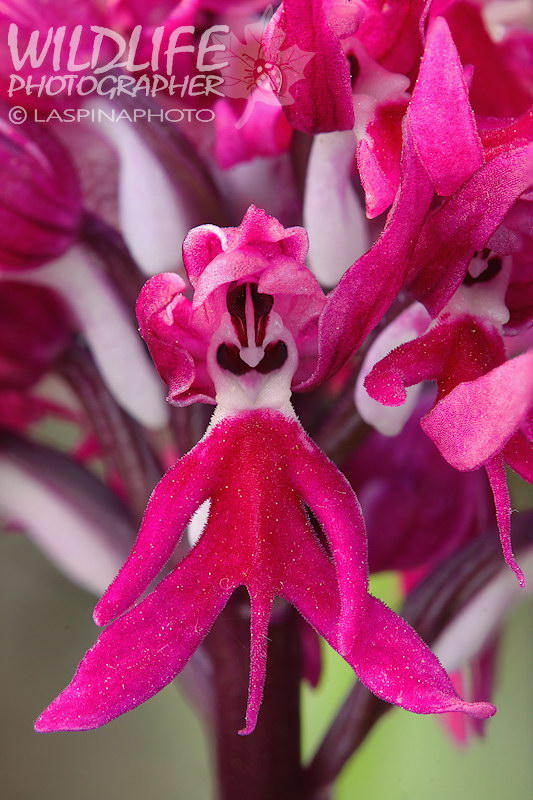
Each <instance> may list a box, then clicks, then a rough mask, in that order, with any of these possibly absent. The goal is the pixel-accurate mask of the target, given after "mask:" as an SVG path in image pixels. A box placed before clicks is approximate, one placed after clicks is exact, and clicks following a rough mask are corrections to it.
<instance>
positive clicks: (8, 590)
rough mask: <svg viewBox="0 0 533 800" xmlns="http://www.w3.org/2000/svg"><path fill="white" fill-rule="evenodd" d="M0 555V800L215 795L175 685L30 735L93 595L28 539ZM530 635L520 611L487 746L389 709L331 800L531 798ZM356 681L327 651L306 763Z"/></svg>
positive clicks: (311, 710)
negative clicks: (107, 715)
mask: <svg viewBox="0 0 533 800" xmlns="http://www.w3.org/2000/svg"><path fill="white" fill-rule="evenodd" d="M0 549H1V554H0V587H1V589H0V593H1V605H2V611H1V614H0V618H1V623H0V624H1V630H0V635H1V641H2V649H3V656H2V661H1V667H0V670H1V673H0V679H1V700H0V703H1V734H0V735H1V741H0V776H1V777H0V781H1V784H0V797H1V798H2V800H74V799H76V800H94V798H102V799H103V800H108V798H109V800H111V798H113V800H147V798H154V800H172V799H173V798H179V799H180V800H211V798H212V797H213V791H212V783H211V774H210V766H209V751H208V744H207V743H206V739H205V736H204V734H203V731H202V727H201V725H200V723H199V721H198V719H197V717H196V715H195V713H194V712H193V711H192V710H191V708H190V707H189V705H188V704H187V702H186V700H185V699H184V698H183V697H182V696H181V695H180V694H179V693H178V692H177V691H176V689H175V688H174V687H172V686H171V687H169V688H167V689H166V690H165V691H163V692H161V693H160V694H159V695H158V696H157V697H155V698H154V699H153V700H151V701H150V702H148V703H146V704H145V705H144V706H141V707H140V708H138V709H137V710H135V711H133V712H131V713H129V714H127V715H126V716H125V717H122V718H121V719H118V720H116V721H115V722H113V723H111V724H110V725H108V726H106V727H105V728H102V729H100V730H97V731H90V732H85V733H75V734H53V735H38V734H35V733H33V730H32V722H33V719H34V717H35V716H36V715H37V714H38V713H39V712H40V711H41V709H42V707H43V705H45V704H46V703H47V702H48V701H49V700H50V699H52V697H54V696H55V694H56V693H57V692H58V691H59V690H60V689H62V688H63V686H64V685H65V684H66V683H67V682H68V680H70V678H71V675H72V671H73V668H74V667H75V665H76V664H77V662H78V660H79V658H80V657H81V656H82V654H83V653H84V651H85V649H86V648H87V647H88V646H90V645H91V644H92V643H93V641H94V639H95V636H96V633H97V629H96V627H95V626H94V625H93V623H92V620H91V613H92V607H93V605H94V599H93V598H92V597H91V596H90V595H88V594H86V593H84V592H82V591H80V590H78V589H77V588H75V587H73V586H72V585H71V584H69V583H68V581H67V580H66V579H65V578H63V577H62V575H60V574H59V573H58V572H57V571H56V570H55V569H54V568H53V567H52V566H51V565H50V564H49V563H48V562H47V561H46V560H45V558H44V557H43V556H41V555H40V553H39V552H37V551H36V549H35V548H34V547H33V545H32V544H31V543H30V542H29V541H27V540H26V539H25V537H24V536H20V535H16V534H14V535H12V534H8V535H5V536H2V538H1V539H0ZM374 591H375V592H376V593H378V594H380V595H381V596H385V597H386V599H387V600H388V601H389V602H394V600H395V597H394V594H395V584H394V581H393V580H392V579H390V578H379V579H378V581H375V582H374ZM532 634H533V615H532V614H531V605H529V607H528V605H527V602H526V603H525V604H524V605H523V606H522V607H521V608H519V609H518V610H517V611H515V612H514V614H513V617H512V618H511V620H510V624H509V626H508V629H507V632H506V635H505V639H504V648H503V652H502V658H501V663H500V680H499V689H498V692H497V695H496V704H497V705H498V706H499V711H498V714H497V715H496V717H495V718H494V719H492V720H491V721H489V723H488V726H487V735H486V738H485V740H483V741H478V742H476V743H474V745H473V746H471V747H469V748H468V749H465V750H461V749H458V748H457V747H456V746H455V745H453V744H452V743H451V741H450V740H449V738H448V737H447V735H446V734H445V733H444V729H443V727H442V726H441V725H440V724H439V722H438V719H437V718H435V717H420V716H415V715H414V714H409V713H408V712H405V711H400V710H394V711H392V712H391V713H389V714H388V715H386V717H385V718H384V719H383V720H382V721H381V722H380V723H379V725H378V726H377V728H376V729H375V730H374V732H373V734H372V735H371V736H370V737H369V739H368V740H367V742H366V743H365V745H364V747H363V748H362V750H361V751H360V753H359V754H358V756H357V757H356V758H355V759H354V760H353V761H352V762H351V764H350V765H349V766H348V767H347V769H346V770H345V771H344V773H343V775H342V777H341V779H340V781H339V784H338V787H337V791H336V795H335V798H336V800H355V798H357V800H369V799H370V800H374V799H377V800H428V799H429V798H431V800H448V798H459V799H460V800H462V798H469V800H470V798H471V799H472V800H477V798H483V800H493V799H494V800H500V799H501V798H505V797H509V798H511V797H512V798H513V800H531V798H533V752H532V744H533V635H532ZM351 676H352V673H351V671H350V669H349V668H347V667H346V665H345V664H344V663H343V662H342V661H341V659H340V658H338V657H337V656H335V654H333V653H332V652H331V651H328V652H327V653H326V658H325V670H324V674H323V678H322V683H321V686H320V687H319V689H318V690H317V691H313V692H311V691H310V690H308V689H304V696H303V701H304V703H303V704H304V751H305V753H306V754H310V753H311V752H312V751H313V749H314V747H315V745H316V743H317V742H318V741H319V739H320V736H321V733H322V732H323V731H324V729H325V728H326V726H327V723H328V720H329V719H330V717H331V716H332V714H333V713H334V710H335V708H336V707H337V705H338V703H339V702H340V701H341V700H342V698H343V697H344V695H345V693H346V690H347V688H348V687H349V685H350V683H351V680H352V677H351ZM243 800H245V798H243ZM272 800H275V798H272Z"/></svg>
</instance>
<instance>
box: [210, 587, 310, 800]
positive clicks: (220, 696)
mask: <svg viewBox="0 0 533 800" xmlns="http://www.w3.org/2000/svg"><path fill="white" fill-rule="evenodd" d="M249 637H250V617H249V604H248V601H247V599H246V595H245V593H244V591H243V592H242V593H241V592H236V594H235V595H234V596H233V598H232V599H231V600H230V602H229V603H228V605H227V607H226V609H225V610H224V611H223V613H222V614H221V615H220V617H219V619H218V621H217V623H216V625H215V627H214V629H213V631H212V633H211V635H210V636H209V639H208V641H207V648H208V651H209V653H210V656H211V659H212V662H213V680H214V682H215V715H214V723H215V747H216V759H217V773H218V798H219V800H236V798H239V800H274V798H275V800H304V789H303V771H302V768H301V762H300V675H301V673H300V644H299V635H298V618H297V615H296V612H295V611H294V609H292V608H284V609H283V610H282V611H281V612H279V613H277V614H275V615H274V616H273V620H272V622H271V625H270V628H269V643H268V668H267V681H266V687H265V696H264V700H263V705H262V708H261V713H260V717H259V722H258V725H257V728H256V730H255V731H254V733H252V734H251V735H249V736H239V735H238V734H237V731H238V730H240V729H241V728H242V727H243V726H244V714H245V710H246V700H247V691H248V670H249Z"/></svg>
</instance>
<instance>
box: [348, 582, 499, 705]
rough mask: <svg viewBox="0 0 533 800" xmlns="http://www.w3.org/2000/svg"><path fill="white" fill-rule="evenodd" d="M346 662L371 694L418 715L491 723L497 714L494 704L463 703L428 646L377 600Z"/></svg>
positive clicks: (371, 601) (371, 605)
mask: <svg viewBox="0 0 533 800" xmlns="http://www.w3.org/2000/svg"><path fill="white" fill-rule="evenodd" d="M345 658H346V660H347V661H348V662H349V663H350V664H351V665H352V667H353V668H354V670H355V672H356V673H357V675H358V676H359V679H360V680H361V681H362V682H363V683H364V684H365V686H366V687H367V688H368V689H370V691H371V692H373V693H374V694H375V695H377V696H378V697H381V699H382V700H386V701H387V702H388V703H394V704H395V705H398V706H401V707H402V708H405V709H407V710H408V711H414V712H415V713H416V714H442V713H444V712H448V711H463V712H465V713H467V714H470V715H471V716H473V717H477V718H480V719H486V718H487V717H491V716H492V715H493V714H495V713H496V709H495V708H494V706H493V705H491V704H490V703H468V702H466V701H465V700H461V698H460V697H458V695H457V694H456V692H455V689H454V687H453V684H452V682H451V680H450V678H449V677H448V675H447V674H446V672H445V671H444V669H443V668H442V666H441V665H440V663H439V660H438V659H437V657H436V656H435V655H433V653H432V652H431V650H430V649H429V647H428V646H427V645H426V644H424V642H423V641H422V639H421V638H420V637H419V636H418V634H417V633H416V632H415V631H414V630H413V629H412V628H411V626H410V625H408V624H407V622H405V621H404V620H403V619H402V618H401V617H399V616H398V615H397V614H395V613H394V612H393V611H391V610H390V608H387V607H386V606H385V605H384V604H383V603H382V602H381V601H380V600H377V599H376V598H375V597H372V596H370V597H369V603H368V610H367V615H366V617H365V624H364V632H363V633H362V635H360V636H359V637H358V639H357V640H356V641H355V642H354V644H353V646H352V648H351V651H350V653H349V654H347V655H345Z"/></svg>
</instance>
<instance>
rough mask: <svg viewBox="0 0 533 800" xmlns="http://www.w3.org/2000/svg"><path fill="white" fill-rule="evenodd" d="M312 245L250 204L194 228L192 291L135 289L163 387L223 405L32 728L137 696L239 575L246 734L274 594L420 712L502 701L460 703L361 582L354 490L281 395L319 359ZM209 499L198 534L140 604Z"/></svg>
mask: <svg viewBox="0 0 533 800" xmlns="http://www.w3.org/2000/svg"><path fill="white" fill-rule="evenodd" d="M306 255H307V237H306V234H305V232H304V231H303V230H302V229H301V228H289V229H285V228H283V227H282V225H281V224H280V223H279V222H278V221H277V220H276V219H274V218H272V217H270V216H268V215H267V214H266V213H265V212H264V211H262V210H260V209H258V208H255V207H254V206H252V207H250V209H249V210H248V212H247V213H246V215H245V217H244V219H243V222H242V224H241V225H240V226H239V227H238V228H226V229H220V228H217V227H215V226H213V225H204V226H201V227H199V228H196V229H194V230H192V231H191V232H190V233H189V235H188V236H187V238H186V240H185V244H184V263H185V266H186V269H187V273H188V276H189V279H190V281H191V284H192V286H193V288H194V297H193V299H192V302H191V301H190V300H189V299H188V298H187V297H186V296H185V295H184V290H185V288H186V286H185V283H184V281H183V280H181V278H179V277H177V276H176V275H158V276H155V277H154V278H152V279H151V280H150V281H149V282H148V283H147V284H146V286H145V288H144V289H143V291H142V293H141V296H140V298H139V303H138V316H139V321H140V326H141V332H142V334H143V336H144V338H145V339H146V341H147V343H148V346H149V348H150V350H151V353H152V356H153V358H154V361H155V363H156V365H157V368H158V370H159V372H160V374H161V375H162V376H163V377H164V379H165V380H166V381H167V383H168V385H169V387H170V395H169V399H170V400H171V401H172V402H175V403H178V404H180V403H181V404H184V403H185V404H187V403H191V402H193V401H195V400H202V401H204V402H211V403H214V402H216V405H217V407H216V410H215V413H214V415H213V418H212V421H211V424H210V426H209V429H208V431H207V432H206V435H205V436H204V438H203V439H202V440H201V441H200V442H199V443H198V444H197V445H196V446H195V447H194V448H193V450H191V451H190V452H189V453H188V454H187V455H186V456H184V457H183V458H182V459H181V460H180V461H178V463H177V464H176V465H175V466H174V467H172V468H171V469H170V470H169V471H168V472H167V474H166V475H165V476H164V477H163V479H162V480H161V482H160V483H159V484H158V486H157V487H156V489H155V491H154V493H153V495H152V498H151V500H150V503H149V505H148V508H147V510H146V514H145V517H144V520H143V523H142V527H141V530H140V533H139V536H138V538H137V541H136V543H135V545H134V547H133V550H132V551H131V554H130V556H129V557H128V559H127V561H126V563H125V565H124V566H123V568H122V569H121V571H120V572H119V574H118V576H117V577H116V579H115V581H114V582H113V583H112V584H111V586H110V587H109V589H108V590H107V592H106V593H105V594H104V596H103V598H102V599H101V600H100V602H99V603H98V605H97V606H96V610H95V620H96V622H97V623H98V624H99V625H107V624H108V623H111V625H109V627H108V628H107V629H106V630H105V631H104V632H103V633H102V634H101V636H100V638H99V639H98V641H97V643H96V644H95V645H94V647H92V648H91V649H90V650H89V651H88V653H87V654H86V656H85V657H84V659H83V660H82V662H81V664H80V666H79V668H78V670H77V672H76V675H75V676H74V679H73V681H72V683H71V684H70V685H69V686H68V687H67V688H66V689H65V690H64V691H63V692H62V694H60V695H59V697H58V698H57V699H56V700H54V701H53V703H52V704H51V705H50V706H49V707H48V708H47V709H46V710H45V711H44V712H43V714H42V715H41V716H40V717H39V719H38V720H37V723H36V728H37V730H39V731H56V730H84V729H89V728H95V727H97V726H100V725H103V724H105V723H107V722H109V721H111V720H112V719H114V718H115V717H117V716H119V715H120V714H122V713H124V712H126V711H128V710H130V709H132V708H134V707H135V706H137V705H139V704H140V703H142V702H144V701H145V700H147V699H148V698H149V697H151V696H152V695H154V694H155V693H156V692H158V691H159V690H160V689H162V688H163V687H164V686H165V685H166V684H168V683H169V682H170V681H171V680H172V679H173V678H174V677H175V676H176V675H177V674H178V673H179V672H180V671H181V670H182V669H183V667H184V666H185V664H186V663H187V662H188V660H189V659H190V658H191V656H192V654H193V653H194V651H195V650H196V648H197V647H198V646H199V644H200V643H201V641H202V640H203V639H204V637H205V636H206V635H207V633H208V632H209V629H210V628H211V626H212V625H213V623H214V621H215V619H216V617H217V616H218V614H219V613H220V612H221V610H222V608H223V607H224V605H225V604H226V603H227V601H228V599H229V598H230V596H231V595H232V593H233V592H234V591H235V590H236V589H237V587H239V586H245V587H246V588H247V591H248V593H249V595H250V601H251V666H250V683H249V698H248V708H247V712H246V720H245V725H244V727H243V729H242V730H241V731H240V733H242V734H248V733H251V732H252V731H253V730H254V728H255V725H256V722H257V717H258V713H259V708H260V704H261V700H262V694H263V686H264V681H265V669H266V659H267V641H268V639H267V634H268V626H269V619H270V613H271V609H272V605H273V602H274V599H275V598H276V597H281V598H283V599H284V600H285V601H287V602H289V603H292V604H293V605H294V606H295V607H296V608H297V609H298V610H299V611H300V613H301V614H302V616H303V617H304V618H305V619H306V620H307V621H308V622H309V623H310V624H311V625H312V626H313V627H314V628H315V629H316V630H317V632H318V633H319V634H321V635H322V636H324V638H325V639H326V640H327V641H328V642H329V643H330V644H331V646H332V647H333V648H334V649H335V650H337V652H339V653H340V654H341V655H342V656H343V657H344V658H345V659H346V661H347V662H348V663H349V664H350V665H351V666H352V668H353V669H354V671H355V672H356V673H357V675H358V676H359V678H360V680H361V681H362V682H363V683H364V684H365V685H366V686H368V687H369V689H370V690H371V691H373V692H374V693H375V694H376V695H378V696H379V697H381V698H382V699H384V700H386V701H388V702H390V703H394V704H396V705H399V706H402V707H403V708H406V709H408V710H410V711H414V712H417V713H442V712H447V711H463V712H466V713H468V714H471V715H473V716H474V717H480V718H485V717H489V716H491V715H492V714H493V713H494V712H495V709H494V707H493V706H492V705H490V704H488V703H483V702H480V703H466V702H465V701H463V700H461V699H460V698H459V697H458V696H457V694H456V692H455V690H454V688H453V686H452V684H451V682H450V680H449V678H448V676H447V675H446V673H445V671H444V670H443V669H442V667H441V665H440V663H439V662H438V660H437V659H436V658H435V656H434V655H433V654H432V653H431V651H430V650H429V649H428V647H427V646H426V645H425V644H424V642H423V641H422V640H421V639H420V638H419V636H418V634H416V633H415V631H414V630H413V629H412V628H411V627H410V626H409V625H408V624H407V623H406V622H405V621H404V620H403V619H401V617H399V616H398V615H396V614H395V613H393V612H392V611H391V610H390V609H388V608H387V607H386V606H385V605H383V604H382V603H381V602H380V601H379V600H377V599H376V598H374V597H372V596H371V595H370V594H369V593H368V564H367V543H366V535H365V528H364V523H363V519H362V515H361V511H360V507H359V504H358V501H357V498H356V497H355V494H354V493H353V491H352V490H351V488H350V485H349V483H348V481H347V479H346V478H345V477H344V476H343V475H342V474H341V473H340V472H339V471H338V470H337V469H336V467H334V465H333V464H332V463H331V462H330V461H329V460H328V459H327V457H326V456H325V455H324V454H323V453H322V452H321V451H320V450H319V449H318V447H317V446H316V445H315V444H314V443H313V442H312V441H311V439H310V438H309V437H308V436H307V435H306V433H305V432H304V430H303V429H302V427H301V425H300V423H299V421H298V419H297V418H296V415H295V413H294V411H293V408H292V406H291V402H290V396H291V385H292V383H293V382H294V384H295V385H297V384H298V383H299V382H301V381H302V380H304V379H305V376H306V375H307V374H309V373H310V372H311V371H312V369H313V363H312V362H313V359H315V358H316V346H317V345H316V342H317V325H318V315H319V313H320V310H321V308H322V307H323V305H324V296H323V294H322V291H321V289H320V287H319V286H318V283H317V282H316V279H315V278H314V276H313V275H312V273H311V272H310V271H309V270H308V269H307V267H306V266H305V258H306ZM206 501H210V508H209V513H208V518H207V522H206V524H205V528H204V529H203V531H202V533H201V535H200V538H199V540H198V541H197V543H196V544H195V545H194V546H193V548H192V550H191V551H190V552H189V553H188V555H187V556H186V557H185V558H184V559H183V560H182V561H181V562H180V563H179V564H178V565H177V566H176V567H175V568H174V569H173V570H172V572H170V574H168V575H167V576H166V577H165V578H163V580H161V581H160V582H159V583H158V584H157V586H156V587H155V589H153V591H152V592H151V593H150V594H149V595H148V596H147V597H146V598H145V599H143V600H141V602H139V603H138V605H135V606H134V604H135V603H136V602H137V601H138V600H139V598H140V597H141V595H142V594H143V593H144V592H145V590H146V589H147V588H148V587H149V586H150V584H151V583H152V581H153V580H154V579H155V578H156V577H157V576H158V575H159V573H160V572H161V570H162V569H163V567H164V565H165V564H166V562H167V561H168V560H169V558H170V557H171V555H172V553H173V552H174V549H175V547H176V544H177V543H178V541H179V540H180V537H181V536H182V534H183V531H184V529H185V527H186V526H187V523H188V522H189V520H190V519H191V517H192V515H193V514H194V513H195V512H196V510H197V509H198V508H199V507H200V506H201V505H202V504H203V503H205V502H206ZM310 512H312V514H313V515H314V517H315V519H316V520H317V522H318V524H319V525H320V527H321V529H322V533H323V538H324V540H325V541H326V542H327V550H326V547H325V546H324V545H323V544H321V542H320V541H319V538H318V537H317V535H316V533H315V531H314V529H313V526H312V525H311V522H310V518H309V513H310ZM113 620H114V621H113Z"/></svg>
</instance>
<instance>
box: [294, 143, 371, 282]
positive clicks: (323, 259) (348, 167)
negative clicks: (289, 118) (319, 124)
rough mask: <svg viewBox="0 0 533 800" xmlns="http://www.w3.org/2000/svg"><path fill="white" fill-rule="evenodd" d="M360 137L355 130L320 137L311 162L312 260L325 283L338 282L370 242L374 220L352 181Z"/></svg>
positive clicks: (308, 217) (307, 218)
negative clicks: (368, 217)
mask: <svg viewBox="0 0 533 800" xmlns="http://www.w3.org/2000/svg"><path fill="white" fill-rule="evenodd" d="M355 148H356V141H355V137H354V134H353V132H352V131H342V132H334V133H322V134H319V135H318V136H315V137H314V140H313V145H312V148H311V155H310V157H309V164H308V167H307V178H306V185H305V196H304V212H303V213H304V227H305V229H306V230H307V232H308V234H309V265H310V267H311V269H312V270H313V272H314V274H315V275H316V277H317V278H318V280H319V281H320V283H321V284H322V285H323V286H326V287H328V288H329V287H332V286H336V285H337V283H338V282H339V279H340V278H341V276H342V275H343V274H344V272H345V271H346V270H347V269H348V267H349V266H351V264H353V262H354V261H355V260H356V259H357V258H359V257H360V256H361V255H362V254H363V253H364V252H365V251H366V250H367V249H368V247H369V246H370V237H369V232H368V225H367V222H366V218H365V214H364V211H363V209H362V207H361V202H360V200H359V198H358V197H357V194H356V191H355V189H354V186H353V183H352V175H353V171H354V159H355Z"/></svg>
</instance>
